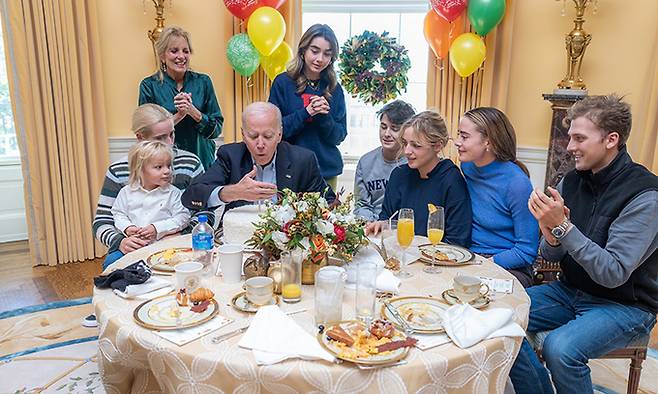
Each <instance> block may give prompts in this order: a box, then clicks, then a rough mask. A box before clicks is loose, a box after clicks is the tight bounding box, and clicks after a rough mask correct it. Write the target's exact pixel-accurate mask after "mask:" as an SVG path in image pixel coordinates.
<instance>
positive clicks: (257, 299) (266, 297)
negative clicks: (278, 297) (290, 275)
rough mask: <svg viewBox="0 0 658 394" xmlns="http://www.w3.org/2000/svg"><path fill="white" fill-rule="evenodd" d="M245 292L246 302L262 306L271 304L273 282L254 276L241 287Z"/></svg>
mask: <svg viewBox="0 0 658 394" xmlns="http://www.w3.org/2000/svg"><path fill="white" fill-rule="evenodd" d="M242 287H243V288H244V289H245V290H246V291H247V294H246V297H247V301H249V302H250V303H252V304H254V305H257V306H262V305H268V304H269V303H270V302H272V297H273V296H274V280H272V278H270V277H268V276H254V277H253V278H249V279H247V280H246V281H245V282H244V286H242Z"/></svg>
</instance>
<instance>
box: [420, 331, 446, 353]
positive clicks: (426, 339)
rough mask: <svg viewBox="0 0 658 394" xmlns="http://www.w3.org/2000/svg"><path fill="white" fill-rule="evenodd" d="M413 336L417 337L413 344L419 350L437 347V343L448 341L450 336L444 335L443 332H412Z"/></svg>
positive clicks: (441, 343)
mask: <svg viewBox="0 0 658 394" xmlns="http://www.w3.org/2000/svg"><path fill="white" fill-rule="evenodd" d="M413 337H414V338H416V339H418V342H416V344H415V345H414V346H416V347H417V348H418V349H420V350H427V349H431V348H433V347H437V346H439V345H443V344H445V343H449V342H450V337H448V335H446V334H445V333H441V334H418V333H416V334H413Z"/></svg>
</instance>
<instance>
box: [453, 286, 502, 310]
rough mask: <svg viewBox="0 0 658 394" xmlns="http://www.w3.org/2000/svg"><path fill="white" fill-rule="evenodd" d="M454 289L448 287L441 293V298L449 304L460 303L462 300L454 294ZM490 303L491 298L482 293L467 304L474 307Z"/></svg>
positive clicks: (483, 306) (477, 307)
mask: <svg viewBox="0 0 658 394" xmlns="http://www.w3.org/2000/svg"><path fill="white" fill-rule="evenodd" d="M454 291H455V290H454V289H448V290H446V291H444V292H443V293H442V294H441V297H443V299H444V300H446V302H447V303H449V304H450V305H455V304H461V303H462V302H461V301H460V300H459V298H457V296H455V293H454ZM490 303H491V298H489V296H488V295H487V293H482V297H480V298H476V299H475V300H473V301H471V302H469V304H471V306H472V307H473V308H476V309H482V308H486V307H487V306H489V304H490Z"/></svg>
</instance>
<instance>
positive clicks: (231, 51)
mask: <svg viewBox="0 0 658 394" xmlns="http://www.w3.org/2000/svg"><path fill="white" fill-rule="evenodd" d="M226 57H227V58H228V62H229V63H230V64H231V67H233V69H234V70H235V71H237V72H238V73H239V74H240V75H242V76H244V77H248V76H250V75H251V74H253V73H254V72H255V71H256V69H257V68H258V65H259V64H260V55H259V54H258V51H257V50H256V47H254V45H253V44H252V43H251V41H250V40H249V36H248V35H246V34H244V33H242V34H236V35H234V36H233V37H231V39H230V40H228V45H227V46H226Z"/></svg>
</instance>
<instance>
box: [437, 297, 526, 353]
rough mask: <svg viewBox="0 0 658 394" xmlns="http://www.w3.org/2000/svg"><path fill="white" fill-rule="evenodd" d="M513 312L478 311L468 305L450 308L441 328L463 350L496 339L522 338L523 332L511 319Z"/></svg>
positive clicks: (497, 310)
mask: <svg viewBox="0 0 658 394" xmlns="http://www.w3.org/2000/svg"><path fill="white" fill-rule="evenodd" d="M513 316H514V311H512V310H511V309H504V308H493V309H490V310H488V311H479V310H477V309H475V308H473V307H472V306H470V305H468V304H458V305H454V306H452V307H450V308H449V309H448V310H447V311H446V312H445V315H444V317H443V327H444V328H445V330H446V333H447V334H448V336H449V337H450V339H452V341H453V342H454V343H455V345H457V346H459V347H460V348H462V349H464V348H467V347H471V346H473V345H475V344H476V343H478V342H480V341H482V340H484V339H490V338H496V337H524V336H525V331H523V328H521V326H519V325H518V324H516V323H515V322H514V321H513V320H512V317H513Z"/></svg>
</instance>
